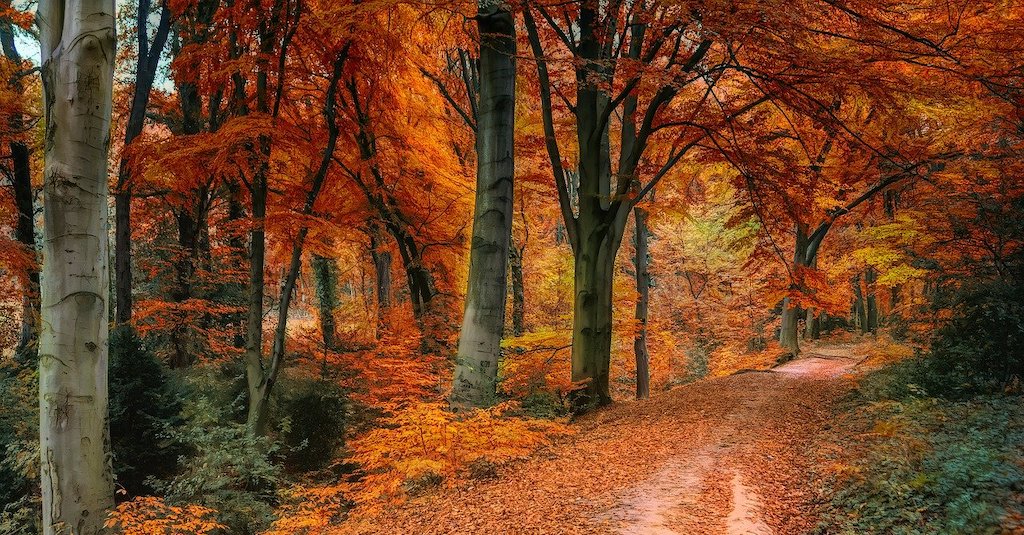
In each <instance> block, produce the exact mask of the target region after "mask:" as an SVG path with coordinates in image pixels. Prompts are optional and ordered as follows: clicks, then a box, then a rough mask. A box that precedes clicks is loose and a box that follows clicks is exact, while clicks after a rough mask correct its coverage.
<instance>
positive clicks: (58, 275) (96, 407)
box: [38, 0, 116, 535]
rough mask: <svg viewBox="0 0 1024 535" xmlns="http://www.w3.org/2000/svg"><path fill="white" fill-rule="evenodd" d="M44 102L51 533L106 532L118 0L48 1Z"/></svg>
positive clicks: (43, 13)
mask: <svg viewBox="0 0 1024 535" xmlns="http://www.w3.org/2000/svg"><path fill="white" fill-rule="evenodd" d="M38 21H39V28H40V45H41V46H40V47H41V59H42V79H43V99H44V106H45V116H46V117H45V120H46V136H45V157H44V161H45V166H44V172H43V176H44V185H43V189H44V200H43V214H44V237H45V239H44V249H43V258H44V263H43V277H42V280H43V284H42V295H41V302H42V322H41V326H42V328H41V332H40V346H39V355H40V357H39V409H40V410H39V415H40V422H39V435H40V452H41V468H40V472H41V476H42V485H41V488H42V502H43V503H42V516H43V533H44V534H45V535H54V534H61V535H65V534H67V535H70V534H72V533H73V534H74V535H93V534H97V533H103V532H104V531H105V530H104V527H103V523H104V520H105V519H106V512H107V510H108V509H110V508H111V507H112V506H113V505H114V481H113V471H112V467H111V457H110V437H109V430H108V426H107V353H108V341H107V340H108V323H107V318H108V316H107V314H108V312H109V303H108V297H109V288H110V276H109V273H110V272H109V265H108V256H107V255H108V246H107V232H108V222H107V198H108V192H107V157H108V154H109V146H110V139H109V131H110V118H111V108H112V94H113V73H114V57H115V52H116V50H115V46H116V40H115V22H114V1H113V0H93V1H86V0H65V1H60V0H43V1H41V2H40V4H39V13H38Z"/></svg>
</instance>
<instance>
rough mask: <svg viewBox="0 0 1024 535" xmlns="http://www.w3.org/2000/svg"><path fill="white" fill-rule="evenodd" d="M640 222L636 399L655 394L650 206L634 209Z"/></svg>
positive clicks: (637, 260) (637, 231)
mask: <svg viewBox="0 0 1024 535" xmlns="http://www.w3.org/2000/svg"><path fill="white" fill-rule="evenodd" d="M633 219H634V221H635V222H636V235H635V243H634V245H635V252H636V257H635V258H634V260H633V267H634V268H635V269H636V293H637V298H636V315H635V318H636V323H637V326H636V335H635V337H634V338H633V353H634V355H635V357H636V399H647V398H649V397H650V396H651V371H650V362H651V356H650V353H648V351H647V311H648V308H649V307H650V301H651V272H650V269H649V264H650V258H649V251H648V247H647V238H648V230H647V210H645V209H643V208H640V207H636V208H634V209H633Z"/></svg>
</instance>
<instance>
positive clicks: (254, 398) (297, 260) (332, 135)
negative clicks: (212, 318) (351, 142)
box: [246, 46, 348, 436]
mask: <svg viewBox="0 0 1024 535" xmlns="http://www.w3.org/2000/svg"><path fill="white" fill-rule="evenodd" d="M347 56H348V46H345V47H344V48H343V49H342V50H341V52H339V53H338V55H337V57H336V58H335V59H334V64H333V69H332V73H331V78H330V82H329V86H328V89H327V95H326V96H325V102H324V111H323V115H324V121H325V122H326V124H327V131H328V135H327V142H326V144H325V146H324V149H323V151H322V152H321V156H320V165H319V166H318V167H317V170H316V172H315V173H314V174H313V176H312V184H311V186H310V190H309V192H308V193H307V194H306V201H305V203H304V204H303V206H302V210H301V212H300V213H301V214H302V215H303V216H306V217H308V216H310V215H312V214H313V209H314V208H315V206H316V200H317V198H318V197H319V196H320V191H321V190H322V189H323V186H324V182H325V181H326V180H327V171H328V170H329V169H330V164H331V159H332V158H333V156H334V149H335V147H336V146H337V143H338V136H339V134H340V131H339V128H338V124H337V121H336V118H337V115H336V111H337V106H336V103H335V96H336V93H337V84H338V80H339V79H340V78H341V70H342V67H343V66H344V63H345V59H346V58H347ZM264 185H265V184H264ZM265 191H266V190H264V192H265ZM254 211H255V203H254ZM261 218H262V215H261ZM261 232H262V227H261ZM308 234H309V227H308V226H303V227H301V228H300V229H299V232H298V235H296V237H295V239H294V241H293V244H292V254H291V260H290V262H289V264H288V271H287V273H286V275H285V278H284V283H283V284H282V285H281V296H280V302H279V306H278V314H277V327H276V328H275V329H274V345H273V348H272V350H271V355H270V366H269V369H264V367H263V362H262V358H261V359H260V360H258V361H257V363H258V364H259V366H258V367H256V366H252V365H251V364H250V362H251V361H249V360H248V359H247V366H246V377H247V378H248V383H249V415H248V420H247V421H248V425H249V431H250V432H251V433H252V434H253V435H254V436H262V435H265V434H266V433H267V427H268V424H269V417H270V395H271V393H272V392H273V388H274V384H275V383H276V382H277V377H278V375H279V374H280V372H281V366H282V365H283V363H284V358H285V343H286V342H287V335H288V311H289V309H290V308H291V300H292V295H293V294H294V293H295V284H296V282H297V281H298V278H299V272H300V269H301V267H302V249H303V247H304V246H305V242H306V236H307V235H308ZM261 252H262V251H261ZM261 260H262V259H261ZM253 265H254V266H255V262H254V263H253ZM260 266H261V267H262V262H260ZM261 271H262V270H261ZM260 282H261V284H260V288H261V290H262V273H261V274H260ZM260 298H261V299H262V292H261V295H260ZM251 305H252V303H251V302H250V306H251ZM261 309H262V307H261ZM250 310H251V309H250ZM249 321H250V328H252V325H251V323H252V321H253V318H252V317H251V316H250V318H249ZM249 351H250V350H249V347H248V346H247V347H246V353H247V357H248V353H249ZM249 358H251V357H249Z"/></svg>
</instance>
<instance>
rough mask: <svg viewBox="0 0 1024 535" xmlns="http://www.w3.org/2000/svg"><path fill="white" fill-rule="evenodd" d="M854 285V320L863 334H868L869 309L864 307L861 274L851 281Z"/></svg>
mask: <svg viewBox="0 0 1024 535" xmlns="http://www.w3.org/2000/svg"><path fill="white" fill-rule="evenodd" d="M851 284H852V285H853V319H854V323H855V325H856V326H857V327H858V328H860V329H861V332H866V328H867V327H866V326H867V323H868V318H867V307H865V306H864V292H863V291H862V289H861V285H860V274H859V273H858V274H857V275H854V277H853V280H852V281H851Z"/></svg>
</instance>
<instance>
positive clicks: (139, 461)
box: [109, 327, 182, 497]
mask: <svg viewBox="0 0 1024 535" xmlns="http://www.w3.org/2000/svg"><path fill="white" fill-rule="evenodd" d="M109 377H110V386H109V391H110V409H109V410H110V440H111V446H112V448H113V453H114V473H115V474H116V475H117V484H118V486H119V487H122V488H123V489H124V490H125V491H126V492H127V497H132V496H139V495H144V494H152V493H153V490H154V489H153V488H152V487H150V486H149V485H147V484H146V479H147V478H150V477H153V478H157V479H162V478H166V477H167V476H169V475H171V474H172V473H174V471H175V469H176V468H177V464H178V463H177V460H178V456H180V455H181V454H182V449H181V446H180V444H178V443H177V442H175V441H174V440H171V439H170V431H171V430H172V429H173V428H174V427H176V426H179V425H181V423H182V420H181V415H180V412H181V401H180V399H181V392H180V391H179V390H180V389H177V388H175V387H174V386H173V385H172V381H171V379H170V377H169V376H168V374H167V373H166V372H165V370H164V366H163V364H161V362H160V361H159V360H158V359H157V358H156V356H155V355H154V354H153V352H152V351H150V350H149V349H148V348H147V347H145V346H143V344H142V342H141V341H140V340H139V338H138V336H137V335H136V334H135V331H134V330H133V329H131V328H129V327H119V328H117V329H115V330H114V331H113V332H112V333H111V337H110V368H109Z"/></svg>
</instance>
